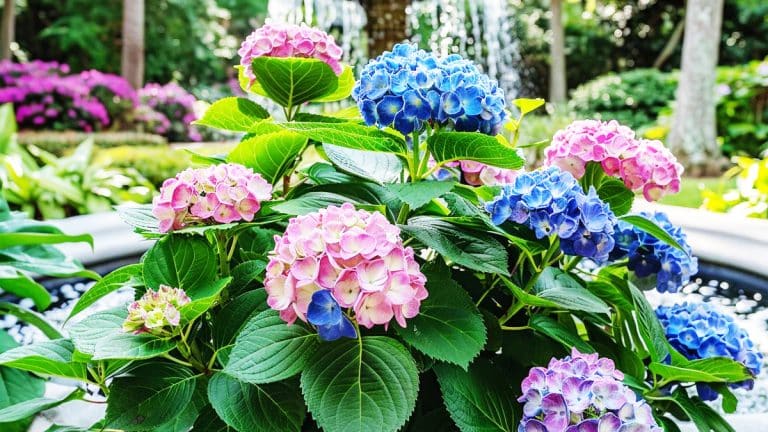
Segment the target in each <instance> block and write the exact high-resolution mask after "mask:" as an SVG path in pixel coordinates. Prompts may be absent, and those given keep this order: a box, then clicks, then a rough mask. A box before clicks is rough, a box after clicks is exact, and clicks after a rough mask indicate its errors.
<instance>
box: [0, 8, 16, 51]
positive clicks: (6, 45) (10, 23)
mask: <svg viewBox="0 0 768 432" xmlns="http://www.w3.org/2000/svg"><path fill="white" fill-rule="evenodd" d="M15 6H16V2H15V0H5V1H4V2H3V23H2V28H1V29H0V33H2V34H0V49H2V55H1V57H2V59H3V60H9V59H10V58H11V42H13V39H14V33H15V30H14V24H15V22H14V21H15V17H14V14H15V11H14V8H15Z"/></svg>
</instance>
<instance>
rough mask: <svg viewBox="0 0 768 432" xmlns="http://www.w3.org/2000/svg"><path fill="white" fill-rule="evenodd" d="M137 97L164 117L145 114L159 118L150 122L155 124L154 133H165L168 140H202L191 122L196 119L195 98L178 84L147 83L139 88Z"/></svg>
mask: <svg viewBox="0 0 768 432" xmlns="http://www.w3.org/2000/svg"><path fill="white" fill-rule="evenodd" d="M139 99H140V100H141V103H142V104H143V105H146V106H148V107H149V108H151V109H152V110H154V111H157V112H159V113H160V114H161V115H162V116H163V117H164V119H163V118H161V117H160V116H156V115H151V116H147V117H152V118H153V119H156V120H160V121H159V122H157V123H152V124H155V125H156V129H155V130H154V132H155V133H158V134H161V135H165V136H166V138H168V140H169V141H202V139H203V137H202V135H201V134H200V132H199V131H198V130H197V128H195V127H194V126H193V125H192V124H191V123H192V122H193V121H195V120H197V115H196V114H195V111H194V104H195V102H196V101H197V99H196V98H195V96H193V95H192V94H191V93H189V92H187V91H186V90H184V89H183V88H182V87H181V86H179V85H178V84H176V83H168V84H165V85H161V84H156V83H149V84H147V85H145V86H144V87H143V88H142V89H140V90H139Z"/></svg>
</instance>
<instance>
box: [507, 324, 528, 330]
mask: <svg viewBox="0 0 768 432" xmlns="http://www.w3.org/2000/svg"><path fill="white" fill-rule="evenodd" d="M529 328H530V327H528V326H527V325H524V326H519V327H510V326H504V325H503V326H501V329H502V330H508V331H520V330H528V329H529Z"/></svg>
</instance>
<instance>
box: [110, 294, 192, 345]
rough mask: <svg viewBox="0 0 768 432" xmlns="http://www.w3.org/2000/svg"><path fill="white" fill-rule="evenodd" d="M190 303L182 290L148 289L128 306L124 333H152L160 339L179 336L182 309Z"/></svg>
mask: <svg viewBox="0 0 768 432" xmlns="http://www.w3.org/2000/svg"><path fill="white" fill-rule="evenodd" d="M189 302H190V299H189V297H188V296H187V294H186V293H185V292H184V290H182V289H180V288H173V287H170V286H167V285H160V288H159V289H158V290H157V291H155V290H153V289H151V288H150V289H147V292H145V293H144V295H143V296H141V298H140V299H139V300H137V301H135V302H133V303H131V304H130V305H129V306H128V316H127V317H126V318H125V321H124V322H123V331H124V332H131V333H134V334H141V333H150V334H153V335H155V336H159V337H171V336H174V335H176V334H178V331H179V324H181V308H182V306H184V305H186V304H188V303H189Z"/></svg>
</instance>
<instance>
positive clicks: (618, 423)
mask: <svg viewBox="0 0 768 432" xmlns="http://www.w3.org/2000/svg"><path fill="white" fill-rule="evenodd" d="M623 378H624V374H623V373H621V371H619V370H617V369H616V368H615V366H614V363H613V360H611V359H607V358H601V357H598V355H597V354H582V353H580V352H579V351H578V350H577V349H576V348H574V349H573V351H572V353H571V355H570V356H568V357H565V358H564V359H562V360H560V359H554V358H553V359H552V360H551V361H550V362H549V365H548V366H547V367H546V368H543V367H534V368H532V369H531V370H530V372H529V373H528V376H527V377H526V378H525V379H523V382H522V384H521V388H522V392H523V395H522V396H521V397H520V398H519V399H518V401H519V402H523V403H524V404H525V405H524V406H523V419H522V420H521V421H520V429H519V430H520V431H525V432H597V431H600V432H616V431H619V430H621V431H625V430H628V431H629V430H631V431H645V432H661V430H662V429H661V428H660V427H659V426H658V424H657V423H656V420H655V419H654V418H653V413H652V410H651V407H650V406H649V405H648V404H647V403H645V402H644V401H642V400H638V399H637V396H636V395H635V392H634V391H632V390H631V389H630V388H628V387H626V386H625V385H624V384H622V383H621V380H622V379H623Z"/></svg>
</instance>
